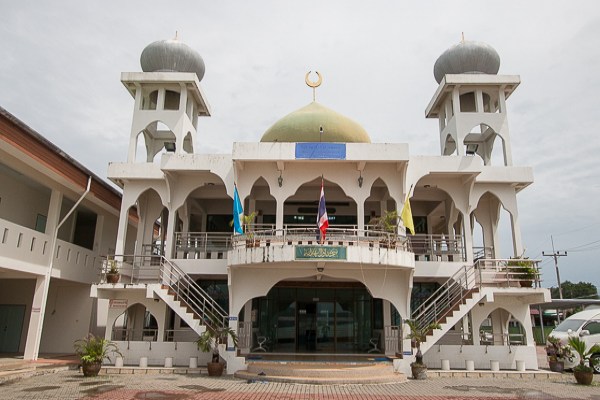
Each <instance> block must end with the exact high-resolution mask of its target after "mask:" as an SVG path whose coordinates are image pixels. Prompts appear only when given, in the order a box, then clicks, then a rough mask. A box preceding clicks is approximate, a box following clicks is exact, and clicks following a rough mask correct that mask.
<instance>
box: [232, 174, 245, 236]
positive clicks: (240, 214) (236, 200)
mask: <svg viewBox="0 0 600 400" xmlns="http://www.w3.org/2000/svg"><path fill="white" fill-rule="evenodd" d="M243 218H244V208H243V207H242V202H241V201H240V195H239V194H238V191H237V186H234V187H233V233H234V234H238V235H243V234H244V227H243V225H242V219H243Z"/></svg>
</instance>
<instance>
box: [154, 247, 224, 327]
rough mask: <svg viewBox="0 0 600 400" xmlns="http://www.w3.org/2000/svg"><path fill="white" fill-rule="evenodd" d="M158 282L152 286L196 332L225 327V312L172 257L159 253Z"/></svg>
mask: <svg viewBox="0 0 600 400" xmlns="http://www.w3.org/2000/svg"><path fill="white" fill-rule="evenodd" d="M159 271H160V272H159V282H160V284H158V285H153V287H152V290H153V291H154V293H156V294H157V295H158V296H159V297H160V298H161V300H163V301H164V302H165V303H167V304H168V305H169V307H171V309H173V311H175V312H176V313H177V315H179V317H180V318H181V319H182V320H183V321H185V323H187V324H188V325H189V326H190V328H192V329H193V330H194V332H196V333H197V334H198V335H200V334H202V333H203V332H204V331H205V330H206V329H211V330H213V331H220V330H222V329H223V328H225V327H227V326H228V324H229V318H228V315H227V312H226V311H225V310H224V309H223V307H221V306H220V305H219V304H218V303H217V302H216V301H215V300H214V299H213V298H211V297H210V296H209V295H208V293H206V292H205V291H204V290H203V289H202V288H201V287H200V286H198V284H197V283H196V282H195V281H194V280H193V279H192V278H190V276H189V275H188V274H187V273H185V272H184V271H183V270H181V268H179V267H178V266H177V265H176V264H175V263H173V262H172V261H169V260H167V259H166V258H164V257H161V264H160V269H159Z"/></svg>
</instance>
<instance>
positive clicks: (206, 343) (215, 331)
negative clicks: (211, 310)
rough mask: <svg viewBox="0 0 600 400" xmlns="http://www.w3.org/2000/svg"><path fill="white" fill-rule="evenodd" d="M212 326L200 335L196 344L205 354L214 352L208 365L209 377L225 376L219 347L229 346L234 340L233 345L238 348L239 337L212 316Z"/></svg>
mask: <svg viewBox="0 0 600 400" xmlns="http://www.w3.org/2000/svg"><path fill="white" fill-rule="evenodd" d="M210 319H211V324H210V326H207V327H206V330H205V331H204V332H203V333H202V334H201V335H200V337H199V338H198V340H197V341H196V344H197V345H198V349H199V350H200V351H202V352H204V353H208V352H210V351H212V359H211V361H210V362H208V363H206V368H207V369H208V375H209V376H221V375H223V369H224V367H225V364H224V363H222V362H221V356H220V354H219V345H220V344H227V340H228V339H229V338H231V339H232V341H233V345H234V346H237V335H236V333H235V331H234V330H233V329H231V327H229V326H226V325H223V322H221V321H220V320H219V318H218V317H216V316H214V315H213V316H211V318H210Z"/></svg>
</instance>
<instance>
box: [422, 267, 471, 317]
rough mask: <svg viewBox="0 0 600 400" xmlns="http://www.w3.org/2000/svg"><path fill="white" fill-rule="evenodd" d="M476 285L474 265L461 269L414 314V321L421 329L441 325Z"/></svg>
mask: <svg viewBox="0 0 600 400" xmlns="http://www.w3.org/2000/svg"><path fill="white" fill-rule="evenodd" d="M476 285H477V279H476V269H475V268H474V267H473V266H472V265H468V266H467V265H465V266H463V267H461V268H460V269H459V270H458V271H456V273H455V274H454V275H452V276H451V277H450V278H449V279H448V280H447V281H446V282H444V283H443V284H442V286H440V287H439V288H438V289H437V290H436V291H435V292H433V294H432V295H431V296H429V298H427V300H425V301H424V302H423V303H422V304H421V305H420V306H419V307H418V308H417V309H416V310H415V311H414V312H413V314H412V319H413V320H414V321H416V323H417V326H418V327H419V328H424V327H426V326H428V325H429V324H431V323H439V321H440V320H441V319H442V318H443V317H444V316H445V315H447V314H448V313H449V312H450V310H452V308H453V307H455V306H456V305H458V304H460V303H461V302H462V300H463V299H464V298H465V296H466V295H467V294H468V293H469V291H471V290H472V289H474V288H475V287H476Z"/></svg>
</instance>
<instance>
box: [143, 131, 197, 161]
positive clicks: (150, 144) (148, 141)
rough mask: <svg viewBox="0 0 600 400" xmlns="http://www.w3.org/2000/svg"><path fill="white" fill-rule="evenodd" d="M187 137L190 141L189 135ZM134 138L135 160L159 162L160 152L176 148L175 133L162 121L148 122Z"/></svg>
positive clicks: (173, 150)
mask: <svg viewBox="0 0 600 400" xmlns="http://www.w3.org/2000/svg"><path fill="white" fill-rule="evenodd" d="M189 139H190V141H191V136H190V138H189ZM135 140H136V153H135V162H147V163H149V162H154V163H159V162H160V159H161V156H162V154H164V153H166V152H175V150H176V143H175V142H176V138H175V134H174V133H173V132H172V131H171V129H170V128H169V127H168V126H167V125H166V124H165V123H163V122H162V121H153V122H151V123H149V124H148V125H147V126H146V127H145V128H144V129H143V130H142V131H140V132H139V133H138V134H137V136H136V139H135ZM184 147H185V146H184Z"/></svg>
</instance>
